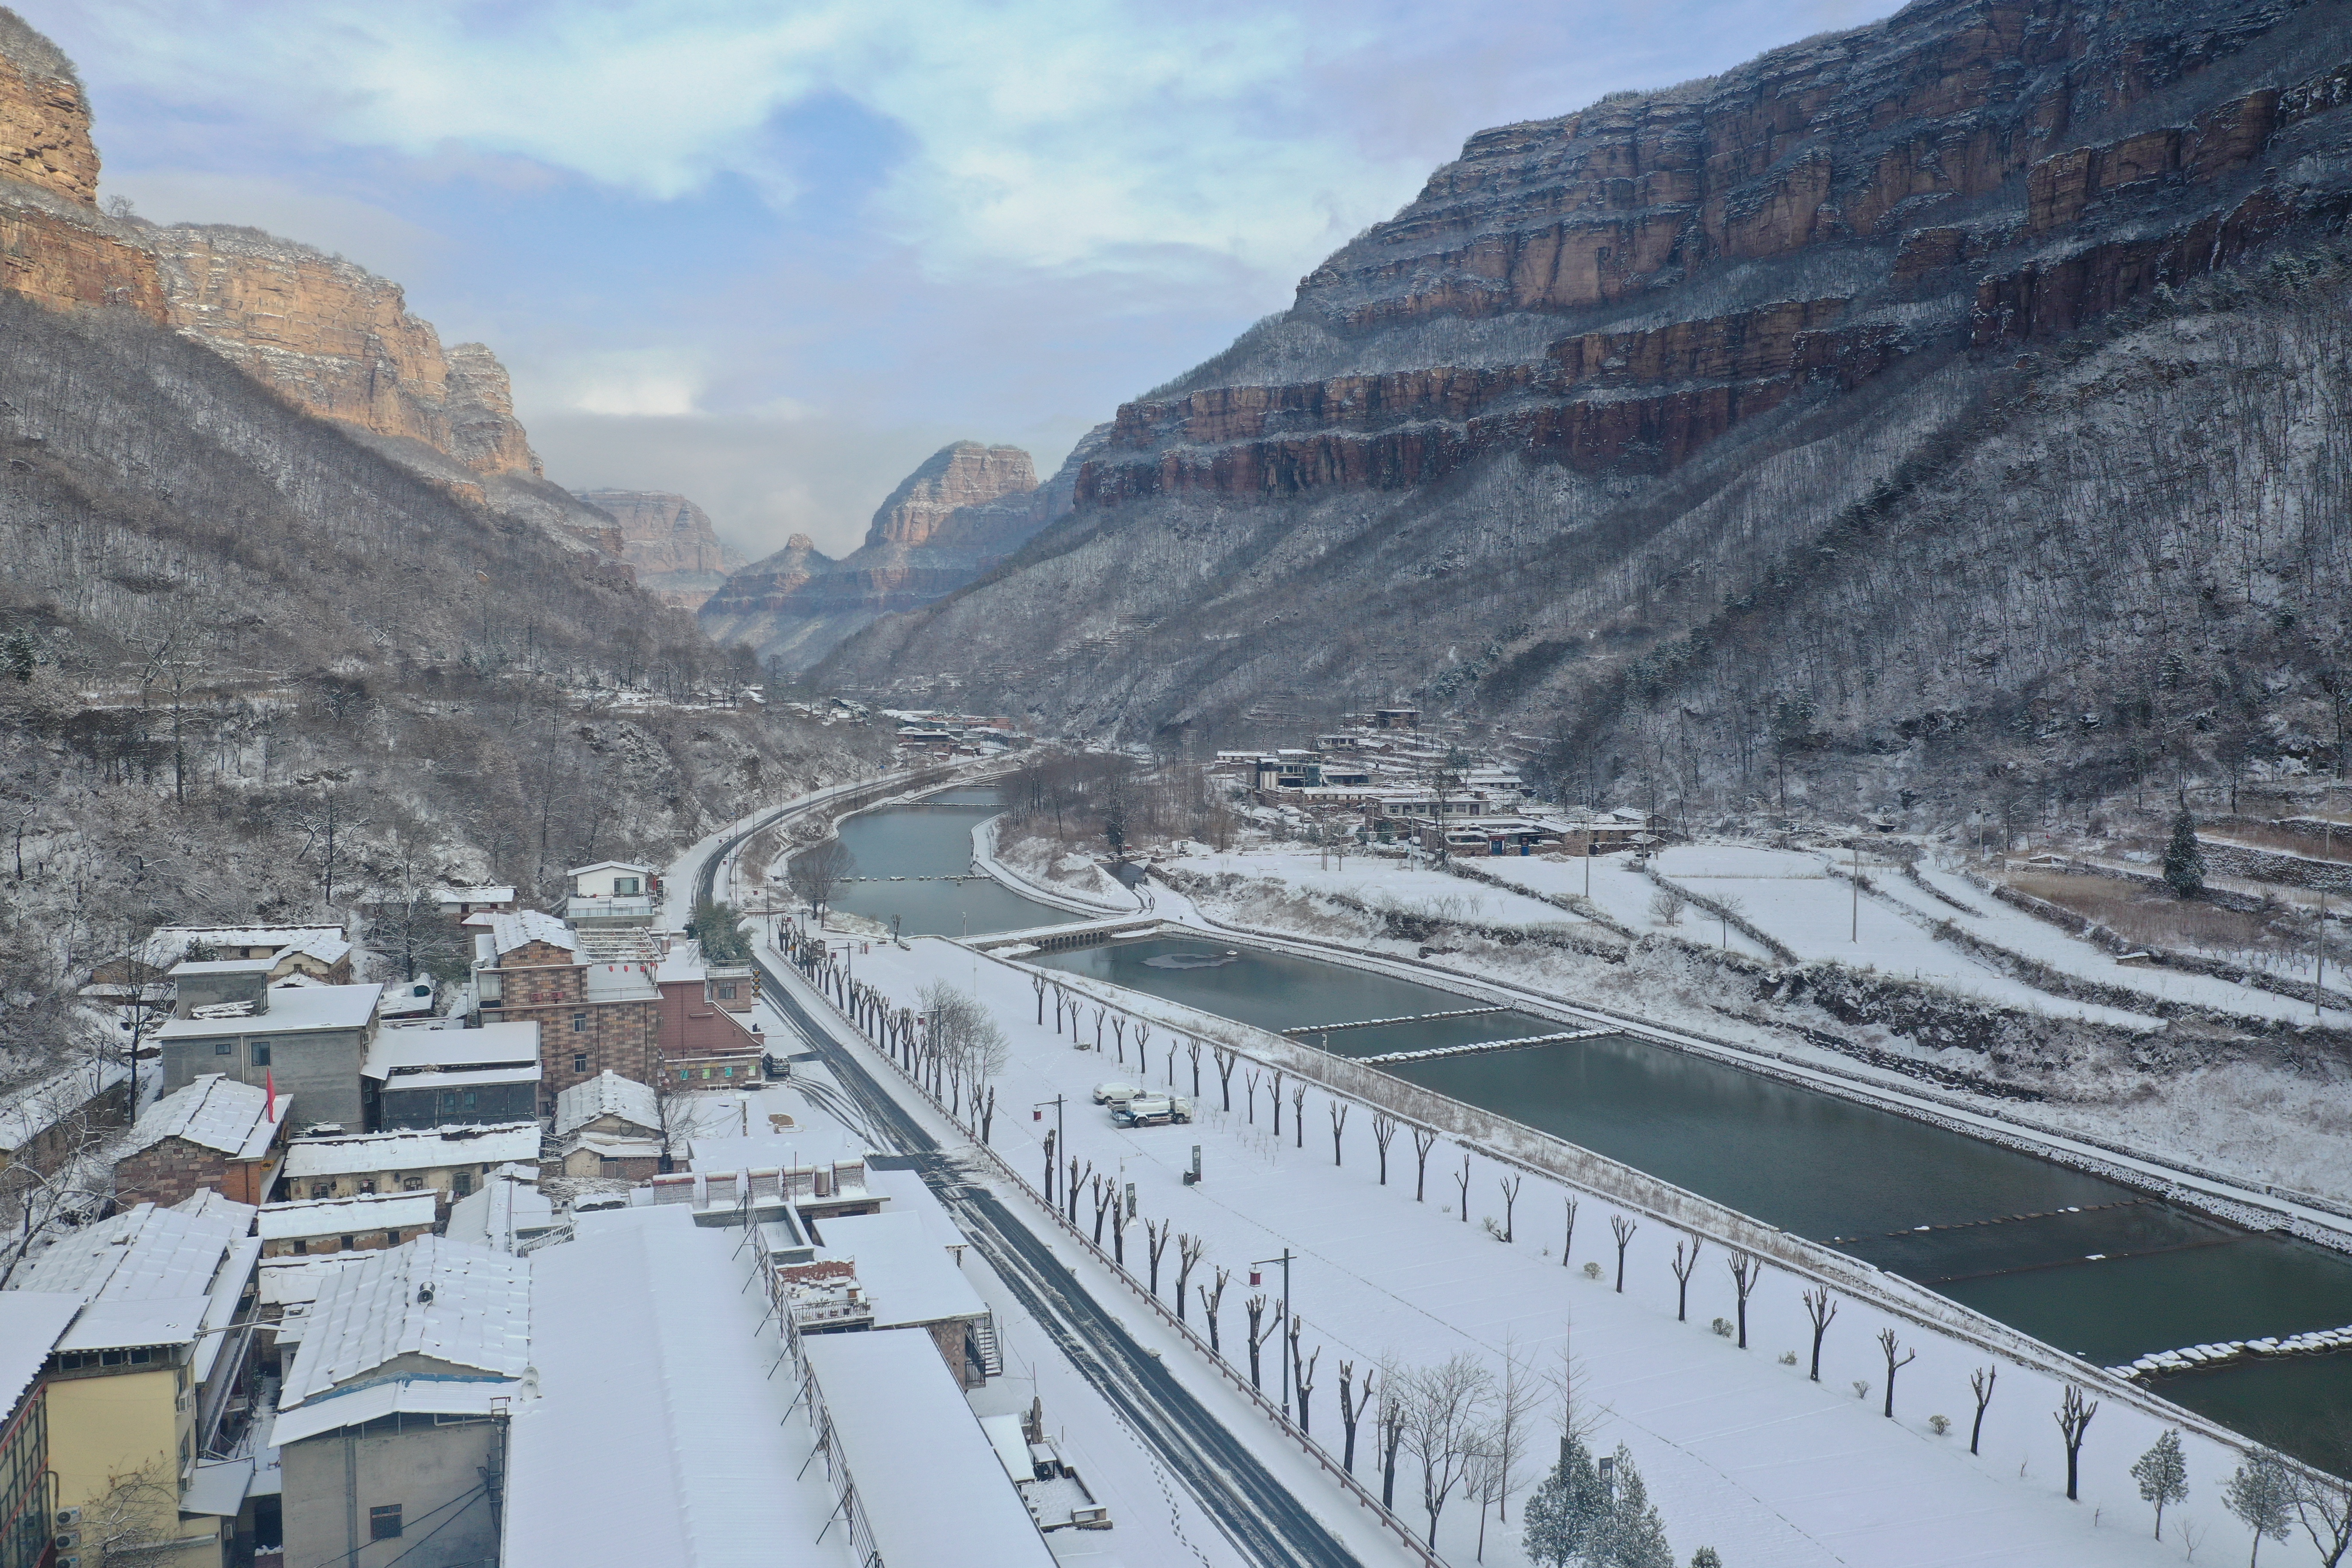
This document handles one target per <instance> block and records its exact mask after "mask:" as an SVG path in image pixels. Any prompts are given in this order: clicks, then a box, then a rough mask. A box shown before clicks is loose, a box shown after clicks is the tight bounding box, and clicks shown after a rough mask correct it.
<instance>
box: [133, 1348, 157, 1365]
mask: <svg viewBox="0 0 2352 1568" xmlns="http://www.w3.org/2000/svg"><path fill="white" fill-rule="evenodd" d="M154 1359H155V1352H153V1351H151V1350H149V1351H132V1352H131V1365H132V1366H146V1365H148V1364H149V1363H152V1362H153V1361H154Z"/></svg>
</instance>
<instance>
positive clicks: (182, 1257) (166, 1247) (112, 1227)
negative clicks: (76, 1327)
mask: <svg viewBox="0 0 2352 1568" xmlns="http://www.w3.org/2000/svg"><path fill="white" fill-rule="evenodd" d="M255 1212H256V1210H255V1208H254V1206H253V1205H251V1204H240V1203H236V1202H233V1201H232V1200H230V1199H228V1198H225V1197H223V1196H221V1195H220V1194H218V1193H215V1192H213V1191H212V1190H210V1189H209V1188H207V1189H205V1191H202V1192H199V1193H196V1194H194V1195H193V1196H191V1197H188V1198H186V1199H184V1200H183V1201H182V1202H180V1203H178V1204H175V1205H173V1206H172V1207H170V1208H157V1207H156V1206H155V1205H153V1204H135V1205H132V1206H131V1207H130V1208H127V1209H125V1210H123V1211H122V1212H121V1214H118V1215H110V1217H108V1218H106V1219H102V1220H100V1221H99V1222H98V1223H97V1224H96V1225H91V1226H83V1227H82V1228H81V1229H79V1230H77V1231H74V1232H71V1233H70V1234H68V1235H66V1236H64V1237H59V1238H58V1240H56V1241H54V1242H52V1243H50V1244H49V1246H48V1247H47V1249H46V1250H44V1251H42V1252H40V1253H38V1254H36V1255H35V1256H34V1257H33V1258H32V1259H31V1260H30V1261H29V1262H27V1263H26V1265H25V1266H24V1267H23V1268H19V1269H18V1270H17V1272H16V1279H15V1280H14V1281H13V1282H12V1283H11V1285H10V1287H9V1288H10V1289H18V1290H55V1291H63V1292H66V1293H68V1294H70V1295H75V1296H79V1297H80V1298H81V1299H82V1300H85V1301H99V1300H107V1301H153V1300H175V1299H184V1298H187V1297H192V1296H196V1297H200V1296H203V1295H205V1294H206V1293H207V1292H208V1291H210V1289H212V1284H213V1278H214V1276H215V1274H216V1273H217V1272H218V1271H219V1269H220V1266H221V1261H222V1259H223V1258H225V1257H226V1255H227V1254H228V1252H229V1250H230V1249H231V1248H232V1247H234V1246H235V1245H236V1242H237V1241H238V1240H239V1239H241V1238H242V1237H244V1236H245V1235H246V1234H247V1232H248V1231H250V1230H251V1229H252V1228H253V1216H254V1214H255Z"/></svg>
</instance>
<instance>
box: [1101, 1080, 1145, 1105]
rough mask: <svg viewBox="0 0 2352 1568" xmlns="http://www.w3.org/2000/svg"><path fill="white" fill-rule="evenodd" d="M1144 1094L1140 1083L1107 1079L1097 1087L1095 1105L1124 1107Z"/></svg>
mask: <svg viewBox="0 0 2352 1568" xmlns="http://www.w3.org/2000/svg"><path fill="white" fill-rule="evenodd" d="M1142 1092H1143V1086H1142V1085H1141V1084H1139V1083H1130V1082H1129V1081H1128V1080H1127V1079H1123V1078H1114V1079H1105V1080H1104V1081H1102V1082H1101V1083H1098V1084H1097V1085H1095V1103H1096V1104H1097V1105H1124V1104H1126V1103H1127V1102H1128V1101H1129V1100H1133V1099H1134V1098H1135V1097H1136V1096H1137V1095H1139V1094H1141V1093H1142Z"/></svg>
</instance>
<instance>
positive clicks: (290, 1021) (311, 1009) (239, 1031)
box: [155, 984, 383, 1040]
mask: <svg viewBox="0 0 2352 1568" xmlns="http://www.w3.org/2000/svg"><path fill="white" fill-rule="evenodd" d="M381 994H383V986H382V985H380V984H368V985H299V986H291V987H286V988H280V989H273V990H272V991H271V992H270V993H269V1010H268V1012H265V1013H240V1014H238V1015H236V1016H234V1017H224V1018H174V1019H173V1020H172V1021H171V1022H170V1023H168V1024H166V1025H164V1026H163V1027H162V1028H161V1029H158V1030H157V1031H155V1037H156V1038H157V1039H159V1040H188V1039H199V1040H208V1039H211V1038H213V1037H215V1036H218V1035H286V1034H293V1033H296V1032H299V1031H301V1030H306V1029H359V1028H364V1027H366V1026H367V1025H368V1023H369V1022H370V1021H371V1020H372V1019H373V1018H374V1016H375V1004H376V998H377V997H378V996H379V995H381Z"/></svg>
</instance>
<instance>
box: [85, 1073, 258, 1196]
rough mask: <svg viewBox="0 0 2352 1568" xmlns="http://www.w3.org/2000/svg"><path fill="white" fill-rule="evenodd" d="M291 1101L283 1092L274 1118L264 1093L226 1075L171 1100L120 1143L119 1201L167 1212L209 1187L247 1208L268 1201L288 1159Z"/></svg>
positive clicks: (151, 1110)
mask: <svg viewBox="0 0 2352 1568" xmlns="http://www.w3.org/2000/svg"><path fill="white" fill-rule="evenodd" d="M293 1100H294V1097H293V1096H292V1095H289V1094H281V1095H279V1096H278V1103H277V1105H276V1107H275V1108H274V1109H275V1114H274V1115H273V1114H272V1110H273V1108H272V1107H271V1105H270V1103H269V1095H268V1091H267V1090H266V1089H255V1088H253V1087H251V1086H250V1085H247V1084H242V1083H239V1082H237V1081H236V1079H233V1078H229V1077H227V1076H226V1075H224V1074H221V1073H206V1074H205V1075H204V1076H203V1077H202V1078H199V1079H196V1080H195V1081H194V1083H191V1084H189V1085H188V1086H187V1087H186V1088H185V1089H175V1090H173V1092H172V1093H170V1094H167V1095H165V1096H164V1097H163V1099H161V1100H157V1101H156V1102H155V1103H154V1104H152V1105H151V1106H149V1107H148V1108H147V1109H146V1110H144V1111H143V1112H142V1113H141V1115H140V1118H139V1121H138V1122H137V1124H136V1125H134V1126H133V1127H132V1128H131V1133H130V1136H128V1137H127V1138H125V1139H124V1140H123V1141H122V1142H121V1145H119V1150H120V1153H119V1157H118V1159H117V1162H116V1164H115V1167H114V1201H115V1203H116V1204H117V1205H120V1206H121V1207H123V1208H129V1207H130V1206H131V1205H133V1204H138V1203H151V1204H153V1205H156V1206H157V1207H159V1208H169V1207H171V1206H172V1205H173V1204H176V1203H178V1202H179V1201H180V1200H181V1199H183V1198H185V1197H187V1196H189V1195H190V1194H194V1193H197V1192H201V1191H203V1190H205V1188H210V1189H211V1190H212V1191H214V1192H216V1193H218V1194H221V1196H223V1197H225V1198H233V1199H235V1200H236V1202H238V1203H241V1204H258V1203H261V1202H263V1201H264V1200H265V1199H267V1198H268V1195H269V1189H270V1187H271V1185H272V1184H274V1183H275V1182H276V1181H277V1179H278V1166H279V1165H280V1164H282V1163H284V1161H285V1158H286V1140H287V1136H288V1131H289V1129H290V1128H291V1127H292V1125H293V1122H292V1121H291V1120H290V1118H289V1115H288V1110H289V1108H290V1107H291V1106H292V1104H293Z"/></svg>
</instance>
